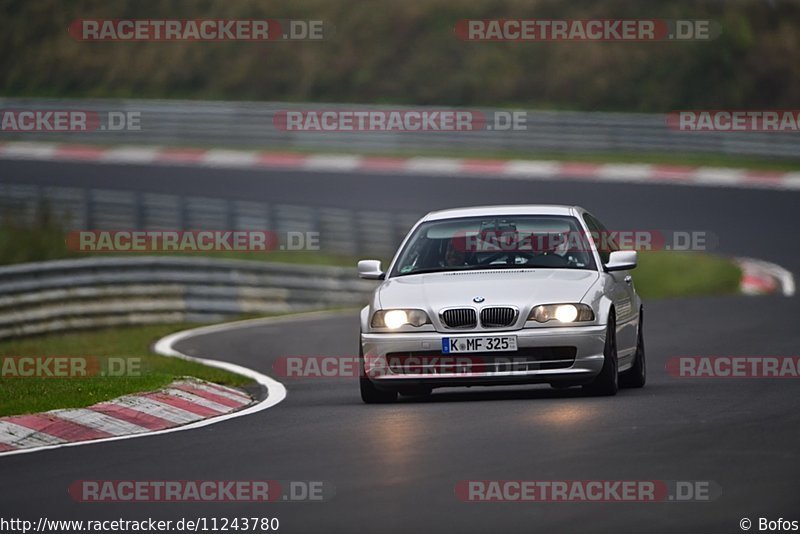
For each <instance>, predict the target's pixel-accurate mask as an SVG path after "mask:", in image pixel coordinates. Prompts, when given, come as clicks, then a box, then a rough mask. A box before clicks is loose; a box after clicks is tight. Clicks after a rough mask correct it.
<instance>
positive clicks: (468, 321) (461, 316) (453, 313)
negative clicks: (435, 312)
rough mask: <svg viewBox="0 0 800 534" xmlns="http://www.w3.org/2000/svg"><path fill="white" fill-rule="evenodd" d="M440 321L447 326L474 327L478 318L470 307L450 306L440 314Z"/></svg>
mask: <svg viewBox="0 0 800 534" xmlns="http://www.w3.org/2000/svg"><path fill="white" fill-rule="evenodd" d="M441 317H442V322H443V323H444V324H445V326H447V327H448V328H475V327H476V326H477V325H478V318H477V314H476V313H475V310H473V309H472V308H452V309H450V310H444V311H443V312H442V314H441Z"/></svg>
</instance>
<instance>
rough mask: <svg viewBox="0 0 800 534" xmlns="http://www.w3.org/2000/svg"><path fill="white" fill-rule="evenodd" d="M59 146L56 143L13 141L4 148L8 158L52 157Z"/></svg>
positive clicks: (5, 156)
mask: <svg viewBox="0 0 800 534" xmlns="http://www.w3.org/2000/svg"><path fill="white" fill-rule="evenodd" d="M58 146H59V145H57V144H55V143H35V142H30V143H29V142H25V141H12V142H10V143H6V145H5V147H4V148H3V152H2V154H3V157H4V158H8V159H52V158H53V157H54V156H55V155H56V151H57V150H58Z"/></svg>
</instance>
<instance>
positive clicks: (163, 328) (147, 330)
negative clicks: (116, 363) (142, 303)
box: [0, 324, 252, 416]
mask: <svg viewBox="0 0 800 534" xmlns="http://www.w3.org/2000/svg"><path fill="white" fill-rule="evenodd" d="M194 326H196V325H194ZM187 327H189V325H180V324H173V325H156V326H136V327H121V328H109V329H104V330H97V331H86V332H73V333H66V334H51V335H47V336H38V337H31V338H22V339H15V340H6V341H2V342H0V358H6V357H11V356H93V357H96V358H98V359H101V360H104V359H107V358H109V357H111V358H141V372H140V373H138V374H139V375H140V376H115V377H111V376H92V377H81V378H56V377H51V378H28V377H4V378H0V416H4V415H12V414H22V413H33V412H41V411H46V410H53V409H56V408H78V407H83V406H89V405H92V404H95V403H97V402H101V401H104V400H108V399H113V398H115V397H119V396H121V395H126V394H129V393H135V392H139V391H151V390H155V389H159V388H161V387H163V386H165V385H167V384H169V383H170V382H172V381H173V380H175V379H176V378H179V377H183V376H193V377H196V378H201V379H203V380H208V381H210V382H215V383H218V384H226V385H230V386H244V385H247V384H251V383H252V380H251V379H249V378H246V377H243V376H241V375H237V374H234V373H230V372H228V371H223V370H221V369H214V368H211V367H206V366H204V365H201V364H198V363H194V362H189V361H185V360H181V359H178V358H168V357H165V356H159V355H156V354H153V353H152V352H150V349H149V347H150V345H151V344H152V343H153V342H155V341H156V340H158V339H159V338H161V337H163V336H165V335H167V334H169V333H171V332H174V331H176V330H181V329H184V328H187Z"/></svg>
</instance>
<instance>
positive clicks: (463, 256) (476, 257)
mask: <svg viewBox="0 0 800 534" xmlns="http://www.w3.org/2000/svg"><path fill="white" fill-rule="evenodd" d="M576 236H580V237H577V238H576ZM582 236H584V231H583V230H582V228H581V227H580V225H579V223H578V221H577V220H576V219H575V218H574V217H566V216H555V215H519V216H503V217H466V218H461V219H445V220H441V221H429V222H425V223H423V224H421V225H420V226H419V227H418V228H417V229H416V231H415V232H414V234H413V235H412V236H411V238H410V239H409V240H408V241H407V242H406V245H405V247H403V250H402V252H401V254H400V256H399V258H398V260H397V262H396V263H395V266H394V269H393V270H392V273H391V276H404V275H410V274H421V273H430V272H439V271H462V270H464V271H465V270H479V269H503V268H515V269H520V268H521V269H533V268H541V269H590V270H594V269H595V263H594V259H593V257H592V252H591V247H587V246H585V245H582V243H585V241H584V240H583V239H581V237H582Z"/></svg>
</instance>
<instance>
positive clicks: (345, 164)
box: [300, 154, 362, 171]
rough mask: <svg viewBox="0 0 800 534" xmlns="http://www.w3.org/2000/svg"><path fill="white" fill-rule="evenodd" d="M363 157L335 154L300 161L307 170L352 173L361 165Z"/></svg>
mask: <svg viewBox="0 0 800 534" xmlns="http://www.w3.org/2000/svg"><path fill="white" fill-rule="evenodd" d="M361 160H362V158H361V156H339V155H335V154H319V155H314V156H306V157H305V159H303V160H300V161H301V163H300V164H301V166H302V167H303V168H304V169H306V170H319V171H352V170H355V169H357V168H358V167H359V166H360V165H361Z"/></svg>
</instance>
